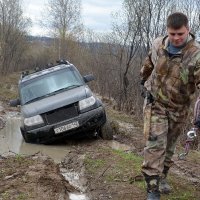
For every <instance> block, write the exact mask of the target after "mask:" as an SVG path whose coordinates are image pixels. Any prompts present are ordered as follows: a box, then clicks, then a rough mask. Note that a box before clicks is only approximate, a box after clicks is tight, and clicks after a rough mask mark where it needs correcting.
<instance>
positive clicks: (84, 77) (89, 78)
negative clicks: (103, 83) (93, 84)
mask: <svg viewBox="0 0 200 200" xmlns="http://www.w3.org/2000/svg"><path fill="white" fill-rule="evenodd" d="M83 79H84V81H85V82H86V83H87V82H90V81H93V80H94V76H93V75H92V74H88V75H85V76H83Z"/></svg>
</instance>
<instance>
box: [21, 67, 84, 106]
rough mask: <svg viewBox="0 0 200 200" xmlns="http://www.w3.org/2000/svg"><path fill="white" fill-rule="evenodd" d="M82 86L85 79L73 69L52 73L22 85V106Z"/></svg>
mask: <svg viewBox="0 0 200 200" xmlns="http://www.w3.org/2000/svg"><path fill="white" fill-rule="evenodd" d="M81 85H83V79H82V77H81V76H80V74H79V73H78V72H77V71H76V70H75V69H74V68H72V67H68V68H64V69H61V70H57V71H52V72H50V73H48V74H44V75H42V76H38V77H36V78H33V79H30V80H28V81H25V82H24V83H23V84H22V85H21V89H20V96H21V104H22V105H24V104H26V103H31V102H33V101H36V100H39V99H42V98H45V97H46V96H51V95H54V94H57V93H58V92H60V91H64V90H68V89H72V88H74V87H79V86H81Z"/></svg>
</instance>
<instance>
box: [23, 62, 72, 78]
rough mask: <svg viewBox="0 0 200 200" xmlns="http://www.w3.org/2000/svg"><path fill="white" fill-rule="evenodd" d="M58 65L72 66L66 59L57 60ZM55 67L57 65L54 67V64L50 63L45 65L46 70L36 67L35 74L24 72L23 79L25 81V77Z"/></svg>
mask: <svg viewBox="0 0 200 200" xmlns="http://www.w3.org/2000/svg"><path fill="white" fill-rule="evenodd" d="M56 63H58V65H62V64H67V65H69V64H70V62H69V61H67V60H64V59H61V60H56ZM54 66H55V65H54V64H53V63H48V64H46V65H45V67H44V68H41V67H35V69H34V71H33V72H29V71H28V70H26V71H23V72H22V73H21V79H23V78H24V77H25V76H27V75H30V74H33V73H35V72H39V71H42V70H44V69H48V68H51V67H54Z"/></svg>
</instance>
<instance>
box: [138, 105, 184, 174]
mask: <svg viewBox="0 0 200 200" xmlns="http://www.w3.org/2000/svg"><path fill="white" fill-rule="evenodd" d="M176 112H177V111H176V110H174V112H173V110H170V109H166V107H164V106H162V105H161V104H159V103H158V102H155V103H154V104H153V105H152V104H149V105H146V106H145V108H144V134H145V138H146V146H145V148H144V162H143V164H142V172H143V173H145V174H147V175H148V176H152V175H161V174H162V172H163V169H164V166H166V167H170V166H171V165H172V164H173V161H172V156H173V154H174V151H175V146H176V142H177V139H178V137H179V135H180V134H181V133H182V128H183V124H184V123H183V120H185V119H184V117H183V116H182V118H181V119H182V120H177V118H176V117H174V114H175V115H176V114H177V115H178V113H176Z"/></svg>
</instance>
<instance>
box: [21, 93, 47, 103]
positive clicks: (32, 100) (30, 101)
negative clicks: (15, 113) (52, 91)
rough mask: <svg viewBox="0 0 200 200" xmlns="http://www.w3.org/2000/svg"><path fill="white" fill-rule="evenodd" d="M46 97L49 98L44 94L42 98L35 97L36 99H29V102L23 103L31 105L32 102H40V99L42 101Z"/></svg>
mask: <svg viewBox="0 0 200 200" xmlns="http://www.w3.org/2000/svg"><path fill="white" fill-rule="evenodd" d="M47 96H49V94H46V95H43V96H40V97H36V98H34V99H31V100H29V101H27V102H25V103H24V104H27V103H32V102H34V101H37V100H40V99H44V98H45V97H47Z"/></svg>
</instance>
